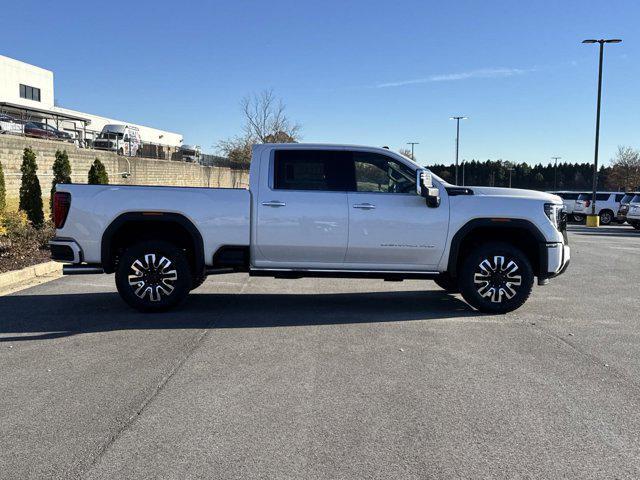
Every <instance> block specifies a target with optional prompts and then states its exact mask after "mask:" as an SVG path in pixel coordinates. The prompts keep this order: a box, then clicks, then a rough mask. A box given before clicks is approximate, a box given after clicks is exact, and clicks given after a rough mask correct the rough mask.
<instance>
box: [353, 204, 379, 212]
mask: <svg viewBox="0 0 640 480" xmlns="http://www.w3.org/2000/svg"><path fill="white" fill-rule="evenodd" d="M353 208H359V209H361V210H373V209H374V208H376V206H375V205H373V204H372V203H356V204H355V205H354V206H353Z"/></svg>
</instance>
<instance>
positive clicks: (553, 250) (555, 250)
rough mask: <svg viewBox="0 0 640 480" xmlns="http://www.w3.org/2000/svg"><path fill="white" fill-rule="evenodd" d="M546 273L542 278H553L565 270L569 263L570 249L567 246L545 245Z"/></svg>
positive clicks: (559, 244)
mask: <svg viewBox="0 0 640 480" xmlns="http://www.w3.org/2000/svg"><path fill="white" fill-rule="evenodd" d="M546 250H547V271H546V273H545V274H544V275H543V277H544V278H553V277H557V276H558V275H561V274H562V273H564V272H565V271H566V270H567V267H568V266H569V263H570V262H571V248H570V247H569V245H567V244H562V243H547V245H546Z"/></svg>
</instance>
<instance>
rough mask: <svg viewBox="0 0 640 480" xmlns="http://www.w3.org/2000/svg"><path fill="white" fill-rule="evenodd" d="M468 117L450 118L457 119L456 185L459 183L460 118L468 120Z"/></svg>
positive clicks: (451, 118)
mask: <svg viewBox="0 0 640 480" xmlns="http://www.w3.org/2000/svg"><path fill="white" fill-rule="evenodd" d="M466 119H467V117H449V120H455V121H456V185H458V150H459V147H460V120H466Z"/></svg>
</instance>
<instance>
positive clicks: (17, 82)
mask: <svg viewBox="0 0 640 480" xmlns="http://www.w3.org/2000/svg"><path fill="white" fill-rule="evenodd" d="M54 98H55V95H54V85H53V72H52V71H50V70H46V69H44V68H40V67H36V66H35V65H30V64H28V63H24V62H20V61H18V60H14V59H13V58H9V57H5V56H2V55H0V113H3V112H4V113H8V114H10V115H14V116H17V117H19V118H23V119H28V120H38V121H45V122H46V123H49V124H50V125H53V126H55V127H56V128H59V129H61V130H66V131H69V132H74V133H76V134H77V135H78V137H79V138H87V139H89V140H91V139H93V138H95V136H97V134H98V133H100V131H101V130H102V127H104V126H105V125H107V124H114V123H116V124H123V125H130V126H135V127H138V129H139V131H140V138H141V140H142V142H143V143H148V144H160V145H167V146H170V147H176V148H177V147H179V146H180V145H181V144H182V135H180V134H178V133H174V132H168V131H165V130H159V129H157V128H151V127H146V126H144V125H136V124H135V123H131V122H126V121H123V120H115V119H113V118H106V117H101V116H99V115H94V114H90V113H84V112H78V111H76V110H70V109H68V108H62V107H58V106H56V105H55V104H54ZM85 135H86V136H85Z"/></svg>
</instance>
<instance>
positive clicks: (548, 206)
mask: <svg viewBox="0 0 640 480" xmlns="http://www.w3.org/2000/svg"><path fill="white" fill-rule="evenodd" d="M563 211H564V205H558V204H556V203H545V204H544V213H545V214H546V215H547V217H549V220H551V223H553V226H554V227H556V228H558V226H559V225H560V216H561V215H562V212H563Z"/></svg>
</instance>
